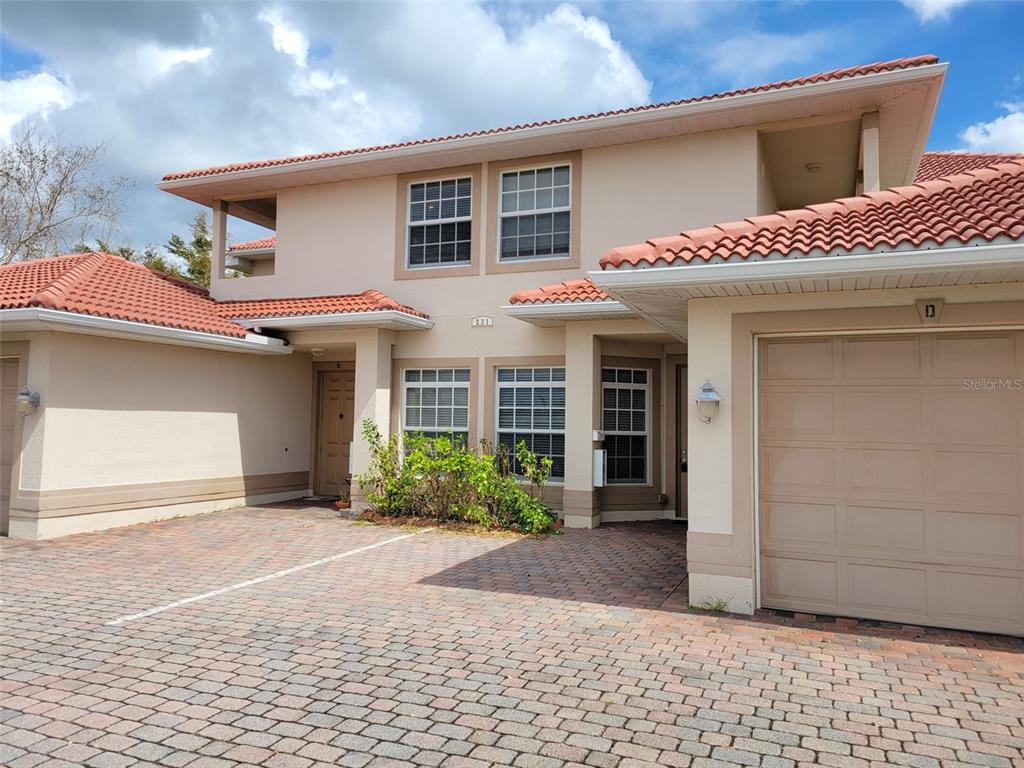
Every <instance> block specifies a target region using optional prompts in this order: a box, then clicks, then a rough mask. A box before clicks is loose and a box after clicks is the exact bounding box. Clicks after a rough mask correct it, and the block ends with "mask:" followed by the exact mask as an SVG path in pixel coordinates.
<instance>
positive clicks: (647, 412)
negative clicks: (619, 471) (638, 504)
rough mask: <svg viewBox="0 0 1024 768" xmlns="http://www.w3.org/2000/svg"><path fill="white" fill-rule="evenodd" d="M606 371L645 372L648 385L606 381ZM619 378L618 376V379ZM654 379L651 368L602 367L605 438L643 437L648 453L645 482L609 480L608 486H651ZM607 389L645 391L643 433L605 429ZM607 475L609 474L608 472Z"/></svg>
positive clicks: (607, 459) (602, 410)
mask: <svg viewBox="0 0 1024 768" xmlns="http://www.w3.org/2000/svg"><path fill="white" fill-rule="evenodd" d="M605 371H644V372H645V373H646V374H647V383H646V384H635V383H633V382H629V383H627V382H619V381H605V380H604V372H605ZM617 378H618V376H616V379H617ZM653 378H654V371H653V370H652V369H650V368H636V367H632V366H625V365H602V366H601V430H602V431H603V432H604V434H605V437H608V436H612V437H643V438H644V446H645V450H646V451H647V455H646V459H645V461H644V479H643V480H611V479H609V480H608V485H622V486H627V487H629V486H634V487H635V486H643V485H650V484H651V462H652V461H653V457H652V456H651V442H652V441H651V433H652V431H653V429H652V424H651V391H652V386H653V385H652V381H651V380H652V379H653ZM606 389H614V390H616V391H617V390H620V389H629V390H637V389H639V390H643V391H644V393H645V394H644V427H645V429H644V430H643V431H642V432H639V431H637V430H620V429H605V428H604V392H605V390H606ZM615 410H616V411H618V399H617V398H616V408H615ZM611 460H612V458H611V457H610V456H607V457H606V461H611ZM606 474H607V472H606Z"/></svg>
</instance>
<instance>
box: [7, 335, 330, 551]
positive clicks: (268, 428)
mask: <svg viewBox="0 0 1024 768" xmlns="http://www.w3.org/2000/svg"><path fill="white" fill-rule="evenodd" d="M5 341H7V340H6V339H5ZM26 341H27V344H28V353H27V356H25V355H24V353H22V360H21V365H23V366H27V375H26V381H27V384H28V386H29V388H31V389H32V390H34V391H37V392H39V393H40V396H41V403H42V404H41V407H40V408H39V410H38V411H37V412H36V413H35V414H33V415H30V416H27V417H25V419H24V421H23V423H22V430H21V436H20V446H21V451H20V461H18V462H17V463H16V466H15V467H14V470H13V472H12V475H13V478H14V483H13V488H12V490H13V493H12V498H11V535H12V536H15V537H22V538H42V537H47V536H55V535H61V534H64V533H70V532H79V531H83V530H95V529H97V528H104V527H110V526H112V525H124V524H127V523H135V522H144V521H147V520H153V519H158V518H161V517H170V516H176V515H180V514H194V513H197V512H205V511H212V510H213V509H219V508H224V507H228V506H234V505H238V504H242V503H255V502H258V501H269V500H276V499H281V498H287V497H290V496H292V497H293V496H300V495H302V494H304V493H306V492H307V490H308V488H309V446H310V425H311V422H310V414H311V398H312V378H311V377H312V369H311V364H310V360H309V357H308V356H307V355H305V354H302V353H295V354H292V355H288V356H273V357H271V356H267V357H262V356H255V355H247V354H239V353H231V352H217V351H212V350H204V349H193V348H189V347H180V346H172V345H165V344H151V343H141V342H131V341H123V340H118V339H107V338H101V337H95V336H87V335H80V334H63V333H35V334H29V335H26V336H23V337H21V342H22V343H21V344H20V345H18V346H19V347H20V348H21V349H24V347H25V344H24V342H26ZM6 346H7V347H8V348H9V349H11V348H13V345H10V344H7V345H6ZM26 357H27V359H26Z"/></svg>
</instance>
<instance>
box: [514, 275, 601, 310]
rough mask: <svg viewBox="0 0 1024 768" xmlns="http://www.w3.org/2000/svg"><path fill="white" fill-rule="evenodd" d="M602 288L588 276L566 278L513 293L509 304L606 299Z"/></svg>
mask: <svg viewBox="0 0 1024 768" xmlns="http://www.w3.org/2000/svg"><path fill="white" fill-rule="evenodd" d="M609 298H610V297H609V296H608V294H607V293H605V292H604V289H602V288H598V287H597V286H596V285H594V284H593V283H592V282H591V281H590V278H589V277H584V278H583V279H581V280H567V281H566V282H564V283H557V284H556V285H545V286H541V287H540V288H531V289H530V290H527V291H519V292H517V293H513V294H512V296H511V297H510V298H509V300H508V301H509V304H567V303H576V302H580V303H582V302H588V301H608V300H609Z"/></svg>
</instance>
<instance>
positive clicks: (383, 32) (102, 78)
mask: <svg viewBox="0 0 1024 768" xmlns="http://www.w3.org/2000/svg"><path fill="white" fill-rule="evenodd" d="M271 2H273V0H271ZM98 8H99V6H96V5H93V4H91V3H71V4H67V5H61V6H60V7H59V8H58V7H57V6H56V5H55V4H49V3H15V4H11V8H10V10H6V9H5V18H4V24H5V29H4V33H5V37H6V38H8V39H9V40H11V41H12V43H13V44H16V45H17V46H18V47H19V48H21V49H23V50H27V51H31V52H33V53H34V54H36V55H37V56H39V57H40V58H41V59H42V60H43V61H44V62H45V67H46V70H47V71H53V72H60V73H67V77H64V79H63V81H61V80H58V79H57V78H55V77H53V76H47V77H46V78H43V77H42V76H41V75H40V76H37V77H39V78H40V79H39V80H38V81H35V82H34V83H33V84H31V85H30V84H21V85H18V86H12V85H9V84H5V85H4V88H5V93H4V96H3V110H4V113H5V114H4V118H3V119H4V120H5V121H6V122H5V123H4V124H3V125H2V126H0V127H3V126H6V128H5V130H9V129H10V127H11V126H12V125H13V124H15V123H16V122H18V121H19V120H21V119H23V118H24V117H25V116H26V115H28V114H38V113H40V112H43V111H46V113H47V114H49V116H50V122H51V124H52V125H53V126H54V128H55V130H58V131H61V132H62V133H64V134H65V135H67V136H71V137H73V138H74V139H75V140H76V141H82V142H100V141H102V142H106V143H107V144H108V146H109V151H108V164H109V168H108V170H109V171H110V172H111V173H114V174H126V175H128V176H130V177H132V178H134V179H135V180H136V181H137V182H138V191H137V193H136V195H135V196H134V197H133V199H132V201H131V203H130V208H129V211H128V213H127V215H126V222H125V224H126V226H125V235H126V237H127V238H129V239H131V240H132V241H133V242H134V244H135V245H144V244H146V243H151V242H157V243H160V242H164V241H165V240H166V238H167V236H168V235H169V234H170V232H172V231H182V230H183V229H184V227H185V224H186V222H187V219H188V217H189V216H190V214H191V211H192V210H193V208H192V207H191V204H189V203H186V202H183V201H180V200H178V199H176V198H174V197H172V196H170V195H168V194H166V193H163V192H159V191H157V190H155V189H154V188H153V186H152V183H153V182H154V181H156V180H158V179H159V178H160V177H161V176H162V175H163V174H164V173H167V172H170V171H178V170H183V169H187V168H194V167H203V166H207V165H213V164H221V163H230V162H237V161H244V160H255V159H261V158H269V157H279V156H283V155H291V154H300V153H304V152H312V151H321V150H331V149H341V148H346V147H357V146H368V145H375V144H381V143H387V142H392V141H400V140H403V139H409V138H415V137H419V136H430V135H439V134H445V133H454V132H460V131H466V130H473V129H479V128H486V127H491V126H499V125H508V124H512V123H518V122H526V121H530V120H536V119H543V118H549V117H557V116H563V115H570V114H576V113H582V112H590V111H594V110H602V109H610V108H615V107H620V106H627V105H633V104H637V103H642V102H644V101H647V100H648V99H649V97H650V89H651V85H650V83H649V82H648V81H647V80H646V79H645V77H644V75H643V73H642V72H641V71H640V68H639V67H638V66H637V64H636V63H635V61H634V60H633V58H632V57H631V56H630V55H629V53H628V52H627V51H626V50H625V48H624V47H623V46H622V45H621V43H620V42H619V41H618V40H616V38H615V37H614V36H613V34H612V31H611V30H610V29H609V27H608V25H607V24H605V23H604V22H603V21H602V20H600V19H599V18H597V17H596V16H594V15H592V14H587V13H583V12H581V11H580V10H579V8H577V7H576V6H574V5H562V6H559V7H557V8H553V9H552V8H551V7H550V6H548V7H546V8H545V7H538V6H530V5H524V6H516V7H515V8H514V9H511V10H510V7H506V6H499V7H497V9H491V8H485V7H483V6H481V5H478V4H474V3H451V4H433V3H432V4H423V3H404V4H392V3H365V4H364V3H358V4H356V3H305V4H294V5H288V6H281V7H279V6H277V5H275V4H268V5H266V6H262V7H261V6H255V7H254V6H253V5H250V4H248V3H213V4H202V5H200V4H196V3H129V4H118V5H115V6H108V7H107V8H108V10H98ZM513 11H514V16H513ZM502 14H505V15H502ZM81 39H89V40H90V41H91V44H90V45H89V46H82V45H80V44H78V41H80V40H81ZM97 50H103V51H108V52H113V51H116V52H118V53H117V54H116V55H111V54H109V53H108V54H107V55H104V56H97V55H96V51H97ZM62 76H63V75H62ZM15 82H17V81H15ZM72 82H73V83H74V91H73V92H72V91H71V89H70V87H69V86H67V85H65V84H67V83H72ZM39 85H44V86H46V87H45V88H40V87H37V86H39ZM18 88H20V90H19V91H18V94H17V98H13V97H12V98H8V96H7V93H6V90H7V89H15V90H17V89H18ZM236 229H237V230H238V231H236V233H235V234H238V235H242V234H244V228H243V227H241V226H239V227H237V228H236Z"/></svg>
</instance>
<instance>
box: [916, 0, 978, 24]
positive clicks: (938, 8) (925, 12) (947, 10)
mask: <svg viewBox="0 0 1024 768" xmlns="http://www.w3.org/2000/svg"><path fill="white" fill-rule="evenodd" d="M901 2H902V3H903V4H904V5H905V6H907V8H909V9H910V10H912V11H913V12H914V13H915V14H917V18H918V19H920V20H921V21H922V22H929V21H936V20H945V19H948V18H949V17H950V16H952V14H953V11H954V10H956V9H957V8H959V7H960V6H961V5H967V3H968V2H970V0H901Z"/></svg>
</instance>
